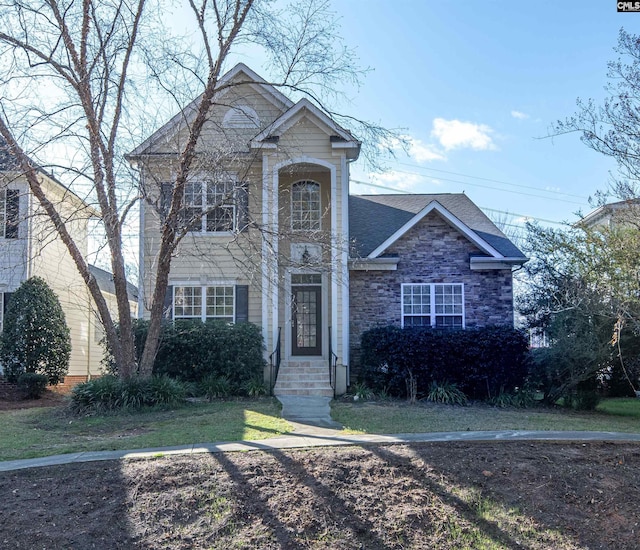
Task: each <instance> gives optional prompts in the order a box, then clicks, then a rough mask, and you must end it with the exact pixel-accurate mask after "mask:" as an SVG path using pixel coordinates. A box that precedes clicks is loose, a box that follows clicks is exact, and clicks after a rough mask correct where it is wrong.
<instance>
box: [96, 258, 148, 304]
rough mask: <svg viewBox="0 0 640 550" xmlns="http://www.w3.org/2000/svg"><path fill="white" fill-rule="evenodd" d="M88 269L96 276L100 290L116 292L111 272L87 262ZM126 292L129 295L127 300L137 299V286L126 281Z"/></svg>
mask: <svg viewBox="0 0 640 550" xmlns="http://www.w3.org/2000/svg"><path fill="white" fill-rule="evenodd" d="M89 271H90V272H91V274H92V275H93V276H94V277H95V278H96V281H97V282H98V286H99V287H100V290H102V292H107V293H109V294H115V293H116V290H115V289H116V287H115V285H114V284H113V275H112V274H111V273H109V272H108V271H105V270H104V269H101V268H99V267H96V266H95V265H91V264H89ZM127 294H128V295H129V300H131V301H132V302H136V301H137V300H138V287H137V286H135V285H133V284H131V283H129V282H127Z"/></svg>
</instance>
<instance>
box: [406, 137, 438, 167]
mask: <svg viewBox="0 0 640 550" xmlns="http://www.w3.org/2000/svg"><path fill="white" fill-rule="evenodd" d="M408 152H409V156H410V157H411V158H412V159H413V160H415V161H417V162H431V161H432V160H445V157H444V155H443V154H442V153H440V152H438V151H437V150H436V149H435V147H434V146H433V145H428V144H425V143H423V142H422V141H420V140H419V139H414V138H409V139H408Z"/></svg>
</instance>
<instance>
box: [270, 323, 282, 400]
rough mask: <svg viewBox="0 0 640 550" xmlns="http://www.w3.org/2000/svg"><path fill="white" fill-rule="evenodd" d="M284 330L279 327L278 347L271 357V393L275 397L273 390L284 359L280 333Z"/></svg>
mask: <svg viewBox="0 0 640 550" xmlns="http://www.w3.org/2000/svg"><path fill="white" fill-rule="evenodd" d="M281 331H282V329H281V327H278V338H277V340H276V347H275V349H274V350H273V352H271V355H269V393H270V394H271V395H273V388H274V387H275V385H276V380H277V379H278V371H279V370H280V361H281V359H282V352H281V347H280V333H281Z"/></svg>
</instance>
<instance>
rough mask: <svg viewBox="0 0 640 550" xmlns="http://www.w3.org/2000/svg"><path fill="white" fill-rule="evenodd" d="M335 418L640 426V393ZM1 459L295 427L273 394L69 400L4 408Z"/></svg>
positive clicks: (447, 425) (445, 428)
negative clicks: (573, 406)
mask: <svg viewBox="0 0 640 550" xmlns="http://www.w3.org/2000/svg"><path fill="white" fill-rule="evenodd" d="M332 416H333V418H334V420H336V421H338V422H340V423H341V424H342V425H343V426H345V430H344V433H345V434H349V433H377V434H385V433H411V432H414V433H415V432H452V431H467V430H469V431H476V430H584V431H615V432H632V433H633V432H635V433H637V432H640V399H615V400H613V399H612V400H606V401H604V402H603V403H602V404H601V405H600V406H599V407H598V411H596V412H580V413H579V412H572V411H567V410H564V409H556V410H550V409H541V408H533V409H499V408H493V407H489V406H487V405H483V404H476V405H473V406H469V407H452V406H448V405H439V404H434V403H419V404H417V405H415V406H409V405H408V404H407V403H406V402H404V401H385V402H372V401H368V402H367V401H364V402H363V401H359V402H357V403H354V402H352V401H347V400H342V401H335V402H334V403H333V404H332ZM0 425H1V426H2V430H0V460H13V459H18V458H34V457H39V456H47V455H54V454H63V453H73V452H82V451H104V450H121V449H140V448H147V447H164V446H174V445H190V444H197V443H212V442H216V441H238V440H257V439H267V438H270V437H275V436H278V435H281V434H284V433H288V432H290V431H291V430H292V426H291V424H289V423H288V422H287V421H285V420H283V419H282V418H280V404H279V403H278V401H276V400H275V399H272V398H257V399H239V400H228V401H226V400H223V401H215V402H213V403H200V404H188V405H185V406H182V407H179V408H174V409H171V410H157V409H153V410H143V411H138V412H131V413H117V414H116V413H113V414H106V415H101V416H99V415H95V416H74V415H72V414H70V413H69V412H68V411H67V410H66V409H65V408H64V407H50V408H33V409H23V410H12V411H0Z"/></svg>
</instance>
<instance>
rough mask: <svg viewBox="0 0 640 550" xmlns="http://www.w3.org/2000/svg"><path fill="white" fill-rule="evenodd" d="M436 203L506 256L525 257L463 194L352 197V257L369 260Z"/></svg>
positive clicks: (350, 232)
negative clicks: (417, 215) (413, 219)
mask: <svg viewBox="0 0 640 550" xmlns="http://www.w3.org/2000/svg"><path fill="white" fill-rule="evenodd" d="M433 201H437V202H438V203H439V204H440V206H442V207H444V208H445V209H446V210H448V211H449V212H450V213H451V214H453V215H454V216H455V217H456V218H458V219H459V220H460V221H461V222H462V223H464V224H465V225H466V226H467V227H469V228H470V229H471V230H473V231H474V232H475V234H476V235H477V236H478V237H479V238H481V239H483V240H484V241H486V242H487V243H488V244H490V245H491V246H492V247H493V248H495V249H496V250H497V251H498V252H500V254H502V255H503V256H505V257H509V258H518V257H521V258H525V255H524V254H523V253H522V252H521V251H520V250H519V249H518V247H517V246H516V245H514V244H513V243H512V242H511V241H510V240H509V239H508V238H507V237H506V236H505V235H504V233H502V231H500V230H499V229H498V228H497V227H496V226H495V224H494V223H493V222H492V221H491V220H490V219H489V218H488V217H487V216H486V215H485V214H484V212H482V210H480V208H478V207H477V206H476V205H475V204H474V203H473V202H472V201H471V200H470V199H469V197H467V196H466V195H465V194H463V193H455V194H451V193H443V194H429V195H350V196H349V236H350V238H351V240H352V241H354V243H355V250H354V251H353V253H352V256H353V255H356V256H359V257H361V258H365V257H367V256H368V255H369V254H371V252H373V251H374V250H375V249H376V248H377V247H378V246H380V245H381V244H382V243H383V242H384V241H386V240H387V239H388V238H389V237H390V236H391V235H393V234H394V233H395V232H396V231H398V230H399V229H400V228H401V227H402V226H403V225H404V224H406V223H407V222H408V221H410V220H411V219H412V218H413V217H414V216H415V215H416V214H418V213H419V212H421V211H422V210H424V208H426V207H427V206H428V205H429V204H430V203H431V202H433Z"/></svg>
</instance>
